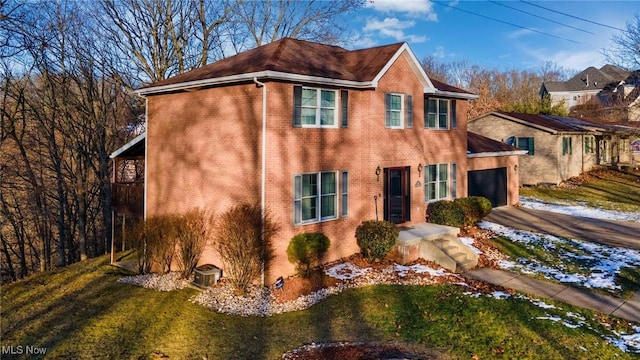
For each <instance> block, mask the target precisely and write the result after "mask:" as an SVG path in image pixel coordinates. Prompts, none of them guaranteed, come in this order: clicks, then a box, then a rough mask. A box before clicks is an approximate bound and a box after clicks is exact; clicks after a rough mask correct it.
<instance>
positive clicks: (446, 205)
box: [427, 200, 464, 227]
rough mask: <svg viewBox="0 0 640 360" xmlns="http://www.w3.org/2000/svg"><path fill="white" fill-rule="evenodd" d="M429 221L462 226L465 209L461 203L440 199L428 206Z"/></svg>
mask: <svg viewBox="0 0 640 360" xmlns="http://www.w3.org/2000/svg"><path fill="white" fill-rule="evenodd" d="M427 221H428V222H430V223H434V224H440V225H447V226H453V227H462V225H463V224H464V211H463V210H462V207H461V206H460V204H459V203H455V202H453V201H449V200H440V201H436V202H433V203H430V204H429V206H427Z"/></svg>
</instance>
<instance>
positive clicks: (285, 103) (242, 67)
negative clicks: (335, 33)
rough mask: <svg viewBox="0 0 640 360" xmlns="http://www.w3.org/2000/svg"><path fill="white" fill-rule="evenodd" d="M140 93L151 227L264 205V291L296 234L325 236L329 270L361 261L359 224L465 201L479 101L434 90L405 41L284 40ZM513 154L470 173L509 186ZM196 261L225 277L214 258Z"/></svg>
mask: <svg viewBox="0 0 640 360" xmlns="http://www.w3.org/2000/svg"><path fill="white" fill-rule="evenodd" d="M138 94H139V95H140V96H143V97H144V98H145V99H146V106H147V123H146V135H145V136H144V137H142V138H141V140H140V139H139V140H138V141H144V142H145V149H146V159H145V169H146V174H145V190H144V191H145V196H144V201H145V204H144V212H145V213H144V216H145V217H149V216H153V215H156V214H163V213H181V212H186V211H188V210H190V209H193V208H203V209H209V210H212V211H214V212H215V213H218V214H220V213H223V212H224V211H226V210H227V209H229V208H230V207H231V206H234V205H237V204H239V203H260V204H262V206H263V207H264V208H266V209H268V211H269V212H270V213H271V215H272V217H273V218H274V219H275V220H276V221H277V222H278V223H279V224H280V226H281V230H280V232H279V233H278V235H277V238H276V240H275V243H274V249H273V250H274V254H275V259H274V260H273V261H272V262H271V265H270V268H269V269H267V274H266V276H267V279H268V281H273V280H274V279H275V278H276V277H278V276H280V275H288V274H292V273H293V272H294V266H293V264H290V263H289V262H288V260H287V255H286V248H287V245H288V244H289V241H290V239H291V238H292V237H293V236H294V235H296V234H299V233H303V232H322V233H324V234H325V235H327V236H328V237H329V239H330V240H331V246H330V248H329V251H328V254H327V256H326V260H327V261H332V260H336V259H339V258H342V257H346V256H349V255H352V254H354V253H356V252H359V248H358V246H357V244H356V239H355V235H354V234H355V229H356V227H357V226H358V225H359V224H361V223H362V221H364V220H371V219H376V218H379V219H385V220H389V221H393V222H395V223H398V224H403V225H405V226H408V225H413V224H419V223H423V222H424V221H425V211H426V208H427V205H428V203H429V202H432V201H436V200H440V199H453V198H456V197H464V196H467V193H468V183H467V170H468V167H469V162H470V160H469V157H468V153H467V151H466V150H467V115H466V114H467V106H468V105H467V102H468V100H470V99H474V98H476V97H477V96H476V95H474V94H471V93H468V92H466V91H463V90H461V89H457V88H454V87H451V86H448V85H446V84H443V83H440V82H437V81H435V80H432V79H429V77H428V76H427V75H426V74H425V73H424V71H423V69H422V68H421V66H420V64H419V63H418V61H417V59H416V57H415V55H414V54H413V52H412V51H411V49H410V48H409V46H408V45H407V44H406V43H398V44H392V45H386V46H379V47H374V48H368V49H362V50H353V51H350V50H345V49H343V48H340V47H336V46H328V45H323V44H318V43H312V42H307V41H300V40H294V39H290V38H286V39H282V40H280V41H276V42H274V43H271V44H268V45H264V46H261V47H258V48H256V49H253V50H250V51H247V52H244V53H241V54H238V55H236V56H233V57H229V58H226V59H224V60H220V61H218V62H215V63H213V64H210V65H207V66H204V67H202V68H199V69H196V70H193V71H190V72H187V73H184V74H181V75H178V76H175V77H173V78H170V79H167V80H164V81H160V82H157V83H154V84H150V85H148V86H146V87H144V88H141V89H140V90H138ZM487 140H488V139H487ZM127 146H128V147H130V148H134V146H132V144H128V145H127ZM127 146H125V148H127ZM511 149H513V148H509V149H507V150H505V149H502V150H503V151H504V153H503V154H502V155H504V157H503V158H501V157H500V156H496V153H492V155H491V156H493V161H488V162H487V161H486V159H479V160H471V161H472V162H475V163H477V164H478V165H477V166H479V168H478V169H484V168H487V167H489V168H491V167H496V166H497V167H507V166H508V167H509V168H510V169H509V174H510V176H514V173H513V171H514V170H513V169H512V165H513V161H514V158H515V159H516V161H517V158H516V157H515V156H514V155H513V153H512V152H509V151H510V150H511ZM499 150H500V149H499ZM114 154H115V153H114ZM115 155H126V150H119V152H117V154H115ZM483 167H484V168H483ZM512 183H513V181H512ZM515 184H516V185H515V187H516V188H515V199H514V197H513V196H514V195H513V191H512V190H511V191H510V194H511V195H510V199H509V202H510V203H515V202H517V176H516V178H515ZM201 263H213V264H216V265H218V266H220V265H222V264H221V262H220V260H219V259H218V258H217V256H216V253H215V249H214V248H213V247H210V248H209V249H208V250H207V251H206V252H205V254H204V256H203V258H202V260H201Z"/></svg>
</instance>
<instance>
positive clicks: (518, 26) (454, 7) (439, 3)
mask: <svg viewBox="0 0 640 360" xmlns="http://www.w3.org/2000/svg"><path fill="white" fill-rule="evenodd" d="M431 2H432V3H435V4H438V5H440V6H445V7H449V8H452V9H456V10H459V11H462V12H466V13H469V14H471V15H475V16H479V17H481V18H485V19H489V20H493V21H497V22H499V23H503V24H507V25H511V26H515V27H517V28H520V29H524V30H529V31H531V32H535V33H538V34H542V35H546V36H550V37H554V38H556V39H560V40H565V41H570V42H572V43H576V44H582V43H581V42H579V41H575V40H571V39H567V38H563V37H560V36H557V35H553V34H549V33H547V32H544V31H540V30H536V29H532V28H528V27H525V26H520V25H517V24H514V23H510V22H508V21H503V20H500V19H496V18H492V17H490V16H486V15H482V14H478V13H474V12H473V11H469V10H465V9H461V8H459V7H457V6H452V5H449V4H444V3H441V2H439V1H435V0H431Z"/></svg>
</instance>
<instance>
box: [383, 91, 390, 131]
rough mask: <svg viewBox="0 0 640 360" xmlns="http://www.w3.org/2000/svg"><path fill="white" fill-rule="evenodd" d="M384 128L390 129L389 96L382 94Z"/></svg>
mask: <svg viewBox="0 0 640 360" xmlns="http://www.w3.org/2000/svg"><path fill="white" fill-rule="evenodd" d="M384 126H385V127H391V94H384Z"/></svg>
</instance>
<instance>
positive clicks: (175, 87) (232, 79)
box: [134, 70, 378, 96]
mask: <svg viewBox="0 0 640 360" xmlns="http://www.w3.org/2000/svg"><path fill="white" fill-rule="evenodd" d="M256 78H269V79H273V80H286V81H293V82H310V83H318V84H323V85H334V86H342V87H349V88H359V89H370V88H375V87H377V85H378V84H377V81H352V80H340V79H330V78H325V77H320V76H310V75H298V74H291V73H285V72H280V71H271V70H265V71H258V72H253V73H247V74H238V75H231V76H223V77H216V78H210V79H203V80H195V81H187V82H181V83H178V84H169V85H160V86H153V87H149V88H142V89H138V90H135V91H134V93H135V94H137V95H140V96H145V95H154V94H160V93H165V92H171V91H179V90H189V89H196V88H200V87H205V86H213V85H224V84H230V83H237V82H241V81H253V82H255V81H256V80H255V79H256Z"/></svg>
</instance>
